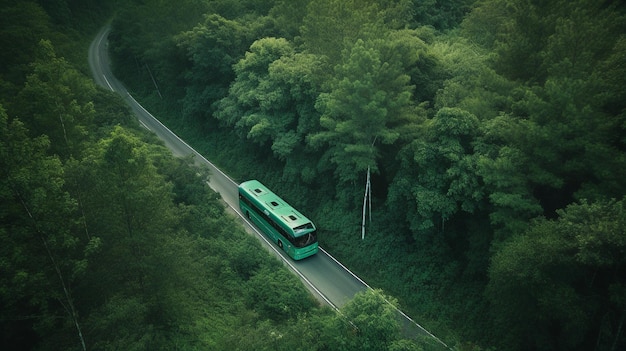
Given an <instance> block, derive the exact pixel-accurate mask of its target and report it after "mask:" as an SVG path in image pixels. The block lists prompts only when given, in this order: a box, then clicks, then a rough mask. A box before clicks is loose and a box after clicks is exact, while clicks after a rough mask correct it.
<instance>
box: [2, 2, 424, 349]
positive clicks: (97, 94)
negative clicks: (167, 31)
mask: <svg viewBox="0 0 626 351" xmlns="http://www.w3.org/2000/svg"><path fill="white" fill-rule="evenodd" d="M101 5H102V7H99V6H96V2H95V1H87V2H83V1H62V0H61V1H47V2H46V1H42V2H41V4H39V3H38V2H35V1H21V2H18V3H13V2H11V1H2V2H0V13H2V18H3V21H2V23H0V26H2V27H1V29H2V30H0V42H2V43H9V42H10V43H16V45H15V46H11V49H8V48H9V46H8V45H3V51H2V54H1V55H2V65H1V71H0V87H1V94H0V202H1V203H2V207H1V208H0V330H1V333H0V348H2V349H6V350H88V349H89V350H119V349H123V350H176V349H183V350H321V349H323V350H337V351H339V350H364V349H368V348H369V349H379V347H387V346H389V347H391V348H393V349H394V350H420V349H422V348H421V347H420V346H418V344H416V343H415V342H414V341H412V340H407V339H403V336H401V334H400V332H399V331H400V329H399V328H400V327H399V325H398V324H397V322H396V320H395V315H394V313H393V311H394V309H393V307H392V305H391V304H389V303H387V300H386V299H385V298H384V297H383V295H382V294H381V293H380V291H368V292H364V293H362V294H361V295H359V296H358V297H357V298H355V300H354V301H351V302H350V303H349V304H348V305H347V306H346V308H345V312H343V313H342V314H339V313H335V312H334V311H332V310H330V309H329V308H322V307H319V305H318V303H317V301H316V300H314V299H313V297H312V296H311V295H310V294H309V292H308V291H307V290H306V289H305V287H304V286H303V285H302V284H301V282H300V281H299V280H298V279H297V278H296V277H295V276H294V275H292V274H290V273H289V271H287V269H286V268H284V267H283V265H282V264H280V263H279V262H277V260H276V259H275V258H273V257H271V256H270V255H269V254H268V253H266V252H265V251H264V250H263V249H262V248H261V246H260V244H259V243H258V241H257V240H256V239H255V238H253V237H252V236H250V235H248V234H247V233H245V232H244V231H243V229H242V228H241V226H240V224H239V223H238V222H237V221H236V220H234V218H233V217H232V216H230V215H229V214H227V213H226V212H225V210H224V207H223V205H222V204H221V203H220V201H219V196H218V195H217V194H216V193H214V192H213V191H212V190H210V189H209V188H208V187H207V185H206V180H207V178H208V177H210V174H207V171H206V170H204V169H200V168H198V167H197V166H194V165H193V160H192V159H179V158H174V157H173V156H172V155H171V153H170V152H169V151H168V150H167V149H166V148H165V147H164V146H163V145H162V144H161V143H160V142H159V141H158V140H156V138H155V137H154V136H153V135H150V134H148V133H147V132H146V131H145V130H144V129H142V128H139V127H138V123H136V121H135V119H134V117H133V116H132V115H131V114H130V112H129V110H128V108H127V107H126V106H124V104H123V100H122V99H121V98H120V97H118V96H116V95H114V94H112V93H110V92H109V91H108V90H107V91H105V90H104V89H100V88H98V87H96V86H95V85H94V83H93V82H92V81H91V80H90V79H89V78H88V77H87V76H86V75H85V74H84V73H81V67H83V65H84V62H83V61H84V58H85V52H84V50H85V46H84V43H85V42H87V41H88V40H90V39H91V35H92V34H93V33H95V32H94V31H95V30H96V29H98V25H102V24H103V23H104V21H105V20H106V18H100V17H99V16H100V15H102V14H106V13H109V12H108V11H107V7H106V6H105V4H101ZM163 5H166V4H163ZM83 6H85V7H83ZM89 6H93V8H92V9H91V10H92V11H91V12H90V11H89V10H88V9H87V8H88V7H89ZM179 9H180V10H181V14H190V13H193V11H190V8H189V7H181V8H179ZM156 10H158V11H161V10H163V9H162V8H160V7H156ZM168 10H172V11H173V10H174V9H173V8H168ZM7 14H11V16H6V15H7ZM159 14H160V13H159ZM77 16H79V17H77ZM80 16H83V17H80ZM157 18H158V17H157ZM174 19H176V18H174ZM94 20H96V21H97V23H94V22H92V21H94ZM176 20H180V19H176ZM79 31H84V33H83V34H79ZM68 33H73V34H71V36H73V37H74V38H75V39H77V40H78V43H73V42H68V40H69V39H68V35H69V34H68ZM225 33H226V32H225ZM226 34H228V33H226ZM156 35H157V37H158V35H163V33H160V34H159V33H156ZM132 38H133V37H128V39H132ZM146 40H147V39H146ZM58 48H62V49H58ZM242 50H243V47H242ZM61 52H65V53H67V54H68V55H67V58H65V56H64V55H61V54H60V53H61ZM222 54H223V53H221V52H218V53H216V57H221V55H222ZM198 57H200V56H198ZM76 58H78V61H73V60H74V59H76ZM167 62H170V61H167ZM225 62H227V61H225ZM163 67H165V65H164V66H163ZM163 67H161V68H160V69H159V70H158V72H159V73H162V72H163V71H162V70H161V69H162V68H163ZM224 67H226V68H224V70H225V71H224V74H225V75H226V76H228V75H232V74H231V73H229V72H228V65H226V66H224ZM215 88H216V89H219V87H217V86H216V87H215ZM166 92H167V91H166ZM191 92H192V91H191V90H190V93H191ZM347 318H350V319H353V320H354V321H355V322H354V324H351V323H350V322H349V320H348V319H347ZM374 331H375V332H376V334H375V338H372V335H374V334H372V333H371V332H374ZM424 345H426V346H427V347H432V345H430V344H429V343H427V342H426V343H424Z"/></svg>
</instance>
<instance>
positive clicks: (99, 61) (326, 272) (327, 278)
mask: <svg viewBox="0 0 626 351" xmlns="http://www.w3.org/2000/svg"><path fill="white" fill-rule="evenodd" d="M109 32H110V26H109V25H107V26H105V27H103V28H102V29H101V30H100V32H99V33H98V35H97V36H96V38H95V39H94V40H93V41H92V43H91V45H90V47H89V55H88V57H89V66H90V68H91V72H92V75H93V78H94V80H95V82H96V83H97V84H98V85H100V86H102V87H103V88H105V89H108V90H111V91H113V92H116V93H118V94H119V95H120V96H121V97H122V98H123V99H124V100H125V101H126V102H127V103H128V105H129V106H130V108H131V109H132V111H133V112H134V113H135V115H136V116H137V118H138V120H139V122H140V123H141V125H142V126H143V127H145V128H146V129H149V130H150V131H152V132H154V133H155V134H156V135H157V136H158V137H159V138H160V139H162V140H163V142H164V143H165V145H166V146H167V147H168V148H169V149H170V150H171V151H172V153H173V154H174V155H176V156H181V157H182V156H188V155H193V156H194V159H195V162H196V163H197V164H201V165H203V166H205V167H208V168H209V170H210V172H211V177H210V180H209V186H210V187H211V188H212V189H213V190H215V191H216V192H218V193H219V194H220V195H221V196H222V199H223V200H224V202H226V204H227V205H228V206H229V207H230V209H231V210H232V211H233V213H236V214H237V215H238V216H239V218H241V220H242V222H243V223H245V224H246V230H247V231H248V232H251V233H253V234H255V235H256V236H257V237H258V238H259V239H261V241H262V243H263V245H264V246H266V247H267V248H268V249H269V250H270V251H271V252H273V253H274V254H275V255H276V256H277V257H279V258H280V259H281V260H282V262H283V263H284V264H285V265H286V266H288V267H289V268H290V269H291V270H292V271H293V272H294V273H295V274H296V275H297V276H298V277H299V278H300V279H301V280H302V281H303V282H304V284H305V286H306V287H307V288H308V289H309V291H311V293H312V294H313V295H314V296H315V297H316V298H318V299H319V300H320V301H322V302H323V303H326V304H328V305H329V306H331V307H333V308H334V309H336V310H338V308H340V307H341V306H343V305H344V304H345V303H346V302H348V301H349V300H350V299H352V297H354V295H355V294H356V293H358V292H360V291H364V290H367V289H371V287H370V286H369V285H367V283H365V282H364V281H363V280H362V279H361V278H359V277H358V276H357V275H356V274H354V273H352V272H351V271H350V270H349V269H348V268H347V267H345V266H344V265H342V264H341V263H340V262H339V261H338V260H336V259H335V258H334V257H332V256H331V255H330V254H329V253H328V252H327V251H326V250H324V249H323V248H321V247H320V251H319V252H318V254H317V255H314V256H311V257H309V258H306V259H304V260H302V261H293V260H291V259H290V258H289V257H288V256H287V255H286V254H285V253H284V251H282V250H278V249H277V248H276V246H275V245H273V243H271V242H270V241H269V240H268V239H267V238H266V237H265V235H263V234H262V233H260V232H259V231H258V230H257V229H256V227H255V226H254V225H252V224H251V223H250V222H248V221H247V219H246V218H245V216H243V215H242V214H241V213H240V211H239V206H238V192H237V185H238V184H237V182H235V181H234V180H233V179H231V178H230V177H229V176H228V175H226V174H225V173H224V172H222V171H221V170H220V169H219V168H217V167H216V166H215V165H213V164H212V163H211V162H210V161H209V160H207V159H206V158H204V156H202V155H201V154H200V153H198V152H197V151H196V150H194V149H193V148H192V147H191V146H189V145H188V144H187V143H186V142H185V141H183V140H182V139H181V138H179V137H178V136H177V135H176V134H175V133H173V132H172V131H170V130H169V129H168V128H167V127H166V126H165V125H163V124H162V123H161V122H160V121H159V120H158V119H157V118H155V117H154V116H153V115H152V114H150V112H148V111H147V110H146V109H145V108H143V106H141V105H140V104H139V103H138V102H137V101H136V100H135V99H134V98H133V97H132V96H131V94H130V93H129V92H128V91H127V90H126V88H125V87H124V85H123V84H122V83H121V82H120V81H119V80H117V79H116V78H115V76H113V73H112V72H111V69H110V61H109V56H108V50H107V49H108V44H107V36H108V34H109ZM394 307H395V306H394ZM396 310H397V311H398V313H399V314H400V315H401V316H402V318H403V325H404V327H405V329H406V328H407V326H408V327H409V328H411V329H414V330H415V331H416V332H417V333H420V334H425V335H428V336H430V337H432V338H434V339H435V340H437V341H438V342H439V343H441V344H442V345H444V346H446V347H447V348H448V346H447V345H446V344H445V343H443V341H441V340H440V339H438V338H437V337H435V336H434V335H433V334H431V333H430V332H429V331H427V330H426V329H425V328H423V327H422V326H421V325H419V324H418V323H416V322H415V321H414V320H413V319H411V318H410V317H409V316H407V315H406V314H404V313H403V312H402V311H400V310H399V309H397V308H396Z"/></svg>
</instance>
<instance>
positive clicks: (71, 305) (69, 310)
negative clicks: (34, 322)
mask: <svg viewBox="0 0 626 351" xmlns="http://www.w3.org/2000/svg"><path fill="white" fill-rule="evenodd" d="M13 191H14V192H15V194H16V195H17V197H18V198H19V199H20V202H21V203H22V206H23V207H24V210H25V211H26V213H27V214H28V217H29V218H30V219H31V220H32V221H33V226H34V227H35V232H36V233H37V236H39V239H40V240H41V241H42V243H43V245H44V248H45V249H46V253H47V255H48V258H49V259H50V262H52V266H53V267H54V270H55V272H56V274H57V277H58V278H59V281H60V283H61V287H62V288H63V295H64V297H65V300H66V303H67V306H65V304H64V303H62V305H63V306H64V307H65V309H66V311H67V313H68V314H69V316H70V318H72V321H73V322H74V326H75V327H76V331H77V332H78V338H79V339H80V344H81V346H82V349H83V351H86V350H87V347H86V345H85V339H84V337H83V332H82V330H81V327H80V324H79V322H78V313H77V312H76V308H75V307H74V302H73V301H72V298H71V296H70V292H69V290H68V288H67V285H66V283H65V279H63V273H62V272H61V268H60V267H59V265H58V264H57V263H56V260H55V259H54V256H53V255H52V251H51V250H50V247H49V246H48V242H47V241H46V238H45V236H44V233H42V232H41V230H40V229H39V225H38V224H37V220H36V219H35V217H34V216H33V214H32V213H31V212H30V209H29V208H28V205H27V204H26V201H24V198H23V197H22V195H21V194H20V192H19V191H18V190H17V189H13Z"/></svg>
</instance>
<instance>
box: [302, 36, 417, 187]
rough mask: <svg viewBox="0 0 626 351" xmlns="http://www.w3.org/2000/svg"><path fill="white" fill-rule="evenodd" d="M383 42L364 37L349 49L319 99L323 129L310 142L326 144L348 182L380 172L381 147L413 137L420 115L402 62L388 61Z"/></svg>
mask: <svg viewBox="0 0 626 351" xmlns="http://www.w3.org/2000/svg"><path fill="white" fill-rule="evenodd" d="M381 44H382V43H381V42H380V41H368V42H365V41H363V40H360V39H359V40H358V41H357V42H356V43H355V44H354V46H352V48H351V49H349V50H345V51H344V53H343V56H344V59H343V63H342V64H339V65H337V66H336V68H335V73H336V75H335V78H334V79H333V80H332V81H331V82H330V83H329V88H330V92H328V93H323V94H320V96H319V98H318V100H317V103H316V108H317V109H318V110H319V111H320V112H321V114H322V115H321V117H320V126H321V127H322V131H321V132H319V133H315V134H311V135H309V136H308V137H307V142H308V143H309V145H311V146H312V147H313V148H317V149H320V148H322V147H324V148H325V151H324V156H323V157H322V162H323V163H326V166H325V167H328V166H329V165H331V164H332V165H333V167H334V168H335V175H336V176H337V178H338V179H339V180H340V181H342V182H347V181H354V180H356V179H358V177H359V176H360V174H362V172H363V171H365V170H367V169H368V168H371V169H372V171H374V172H377V171H378V160H379V158H380V157H381V154H380V152H379V147H378V145H380V144H383V145H390V144H393V143H395V142H396V141H398V140H399V139H401V138H405V137H407V135H410V134H411V133H412V132H413V129H412V128H413V127H414V126H415V124H416V122H417V120H418V119H419V117H420V116H419V112H418V109H416V108H415V106H414V105H413V102H412V99H411V98H412V91H413V89H414V87H413V86H411V85H409V82H410V79H409V76H408V75H406V74H405V73H404V71H403V67H402V63H401V62H399V61H397V60H393V61H391V60H390V61H383V57H382V54H383V53H384V52H386V51H383V50H382V49H383V48H385V47H384V46H382V45H381ZM408 52H409V53H411V54H413V52H412V51H408ZM385 58H386V57H385ZM407 59H409V60H411V58H407ZM415 59H416V57H413V61H412V62H415V61H414V60H415Z"/></svg>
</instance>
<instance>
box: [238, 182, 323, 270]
mask: <svg viewBox="0 0 626 351" xmlns="http://www.w3.org/2000/svg"><path fill="white" fill-rule="evenodd" d="M239 208H241V212H242V213H243V214H244V215H245V216H246V218H248V219H250V220H251V221H252V222H253V223H254V224H255V225H256V226H257V227H258V228H259V229H261V231H262V232H263V233H265V235H267V236H268V237H269V238H270V239H271V240H272V241H273V242H274V243H276V244H277V245H278V246H279V247H280V248H281V249H283V250H284V251H285V252H286V253H287V254H288V255H289V256H291V258H293V259H294V260H301V259H303V258H305V257H309V256H311V255H314V254H315V253H316V252H317V251H318V243H317V230H316V229H315V225H313V222H311V221H310V220H309V219H308V218H306V217H305V216H303V215H302V214H301V213H300V212H298V211H297V210H296V209H295V208H293V207H291V206H290V205H289V204H288V203H286V202H285V201H284V200H283V199H281V198H280V197H278V195H276V194H274V193H273V192H271V191H270V190H269V189H268V188H267V187H265V186H264V185H263V184H261V182H259V181H258V180H249V181H247V182H243V183H241V184H240V185H239Z"/></svg>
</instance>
